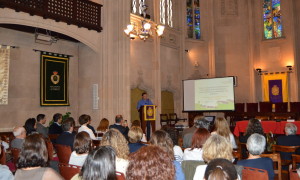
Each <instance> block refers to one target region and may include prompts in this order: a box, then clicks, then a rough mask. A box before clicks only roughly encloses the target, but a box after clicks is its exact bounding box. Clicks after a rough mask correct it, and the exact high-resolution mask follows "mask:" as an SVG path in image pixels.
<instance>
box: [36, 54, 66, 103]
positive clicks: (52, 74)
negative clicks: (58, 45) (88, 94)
mask: <svg viewBox="0 0 300 180" xmlns="http://www.w3.org/2000/svg"><path fill="white" fill-rule="evenodd" d="M68 75H69V57H68V56H65V55H61V54H54V53H48V52H41V106H69V105H70V103H69V93H68V91H69V90H68Z"/></svg>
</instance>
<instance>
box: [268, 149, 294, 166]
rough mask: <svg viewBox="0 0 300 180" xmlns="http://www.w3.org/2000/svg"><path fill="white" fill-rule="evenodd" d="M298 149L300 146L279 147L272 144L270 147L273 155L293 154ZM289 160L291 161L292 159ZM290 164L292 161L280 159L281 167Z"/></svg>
mask: <svg viewBox="0 0 300 180" xmlns="http://www.w3.org/2000/svg"><path fill="white" fill-rule="evenodd" d="M299 147H300V146H281V145H276V144H274V145H273V146H272V150H273V153H276V152H285V153H295V151H296V149H297V148H299ZM290 159H292V157H291V158H290ZM291 163H292V160H286V159H281V164H282V165H283V166H287V165H290V164H291Z"/></svg>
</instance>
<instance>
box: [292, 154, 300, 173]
mask: <svg viewBox="0 0 300 180" xmlns="http://www.w3.org/2000/svg"><path fill="white" fill-rule="evenodd" d="M298 163H300V155H297V154H292V165H293V170H296V168H297V164H298Z"/></svg>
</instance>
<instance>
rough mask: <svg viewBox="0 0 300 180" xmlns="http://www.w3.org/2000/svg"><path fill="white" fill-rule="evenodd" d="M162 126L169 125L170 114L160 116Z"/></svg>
mask: <svg viewBox="0 0 300 180" xmlns="http://www.w3.org/2000/svg"><path fill="white" fill-rule="evenodd" d="M160 125H161V127H162V126H164V125H169V117H168V114H160Z"/></svg>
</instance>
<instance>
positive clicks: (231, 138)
mask: <svg viewBox="0 0 300 180" xmlns="http://www.w3.org/2000/svg"><path fill="white" fill-rule="evenodd" d="M211 134H217V132H216V131H214V132H212V133H211ZM229 139H230V143H231V145H232V148H233V149H237V145H236V142H235V139H234V136H233V134H232V133H230V134H229Z"/></svg>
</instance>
